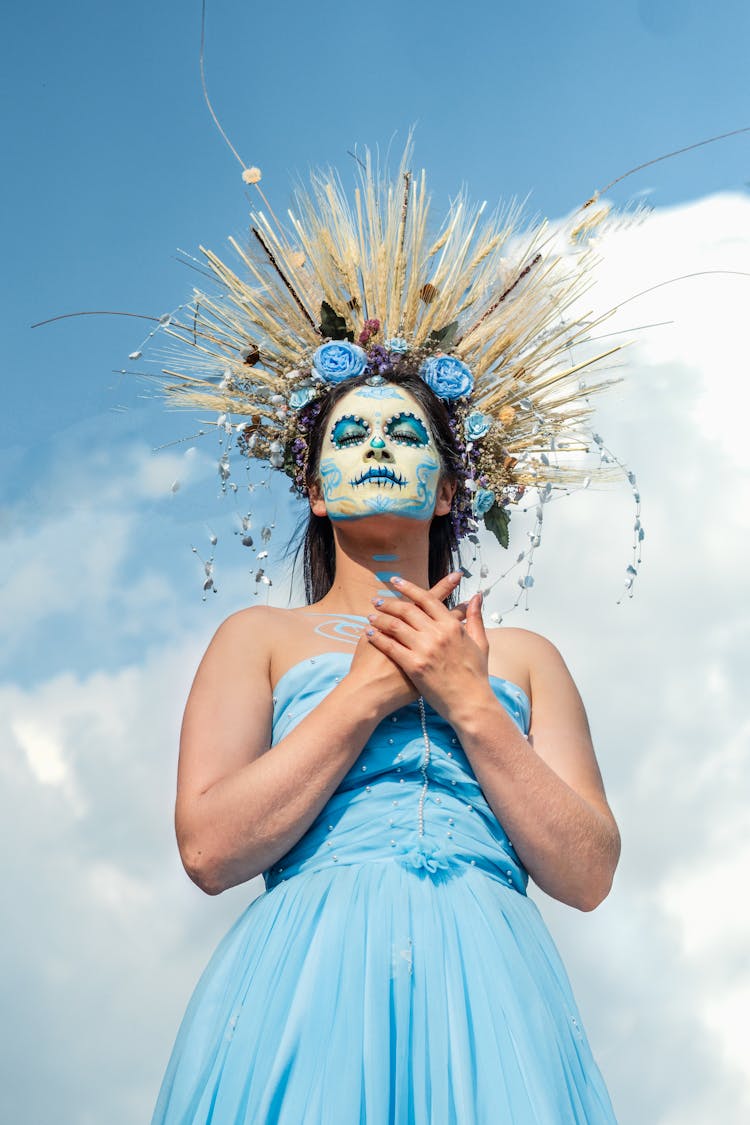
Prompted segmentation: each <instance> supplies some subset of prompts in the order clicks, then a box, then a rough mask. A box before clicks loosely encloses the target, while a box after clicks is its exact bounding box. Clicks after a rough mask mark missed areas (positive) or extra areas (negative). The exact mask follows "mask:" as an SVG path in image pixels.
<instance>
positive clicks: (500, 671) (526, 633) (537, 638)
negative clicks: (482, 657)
mask: <svg viewBox="0 0 750 1125" xmlns="http://www.w3.org/2000/svg"><path fill="white" fill-rule="evenodd" d="M487 641H488V643H489V671H490V673H491V674H493V675H496V676H501V677H502V678H503V679H506V680H511V681H512V682H513V683H516V684H518V685H519V686H520V687H522V688H523V689H524V691H526V694H527V695H528V694H530V691H531V687H532V681H533V680H534V679H535V678H536V677H538V676H539V674H540V673H541V672H542V671H543V670H544V669H552V668H554V667H557V668H558V669H560V670H562V669H564V668H565V664H564V662H563V659H562V656H561V655H560V652H559V651H558V649H557V647H556V646H555V645H554V644H553V643H552V641H550V640H549V639H548V638H547V637H543V636H542V634H541V633H535V632H533V630H531V629H520V628H515V627H513V626H508V625H501V626H498V627H497V628H494V629H487Z"/></svg>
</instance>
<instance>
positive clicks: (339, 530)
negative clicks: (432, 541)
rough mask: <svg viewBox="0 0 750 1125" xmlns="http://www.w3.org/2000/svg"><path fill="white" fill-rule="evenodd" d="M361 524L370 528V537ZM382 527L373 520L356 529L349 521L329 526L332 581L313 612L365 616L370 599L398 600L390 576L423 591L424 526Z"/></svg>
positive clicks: (412, 522) (411, 523)
mask: <svg viewBox="0 0 750 1125" xmlns="http://www.w3.org/2000/svg"><path fill="white" fill-rule="evenodd" d="M365 522H367V523H373V524H375V526H374V527H373V529H372V534H368V530H369V529H367V528H365V527H364V524H365ZM384 522H385V521H384V520H383V519H382V517H380V518H377V517H376V519H373V520H367V521H365V520H357V521H356V526H355V521H346V524H344V521H341V522H340V523H338V524H334V532H333V534H334V541H335V545H336V577H335V579H334V582H333V585H332V587H331V589H330V590H329V591H328V593H327V594H326V595H325V597H324V598H322V599H321V601H319V602H318V603H317V604H316V606H315V608H316V610H318V611H319V612H324V613H340V614H350V615H355V616H361V617H366V616H367V614H368V613H371V612H372V599H373V598H377V597H381V598H385V597H399V595H398V594H397V593H396V590H395V588H394V587H393V586H392V585H391V583H390V581H389V580H390V578H391V577H393V575H400V576H401V577H402V578H406V579H408V580H409V581H410V582H416V583H417V585H419V586H422V587H424V588H426V587H427V583H428V573H429V571H428V559H429V523H427V522H425V523H422V522H420V521H417V520H408V521H406V520H397V521H395V520H394V521H390V520H389V521H388V522H389V523H392V524H397V526H395V527H392V528H388V529H386V528H385V527H384V526H383V523H384ZM404 524H407V526H404Z"/></svg>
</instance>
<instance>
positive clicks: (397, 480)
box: [349, 465, 409, 488]
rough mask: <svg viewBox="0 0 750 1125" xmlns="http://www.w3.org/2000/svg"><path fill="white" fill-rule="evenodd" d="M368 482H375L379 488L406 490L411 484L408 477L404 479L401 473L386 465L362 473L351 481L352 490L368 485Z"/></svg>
mask: <svg viewBox="0 0 750 1125" xmlns="http://www.w3.org/2000/svg"><path fill="white" fill-rule="evenodd" d="M368 481H374V483H375V484H376V485H377V486H378V488H406V485H407V484H408V483H409V482H408V480H407V479H406V477H402V476H401V474H400V473H396V472H394V470H393V469H389V468H388V467H387V466H386V465H378V466H377V468H375V467H374V466H373V467H372V468H370V469H367V470H366V471H365V472H364V473H360V475H359V476H358V477H355V478H354V479H353V480H350V481H349V484H350V485H351V486H352V488H358V487H359V485H361V484H366V483H367V482H368Z"/></svg>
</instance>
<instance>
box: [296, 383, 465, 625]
mask: <svg viewBox="0 0 750 1125" xmlns="http://www.w3.org/2000/svg"><path fill="white" fill-rule="evenodd" d="M369 377H370V376H369V375H368V374H367V373H364V374H362V375H357V376H356V377H355V378H353V379H347V380H346V382H343V383H337V384H336V385H335V386H334V387H332V388H331V390H330V391H328V393H327V394H326V396H325V397H324V399H323V400H322V404H321V405H320V407H319V409H318V410H317V412H316V415H315V417H314V419H313V420H312V421H311V422H310V426H309V430H308V433H307V445H308V456H307V472H306V476H305V484H306V486H307V487H308V488H309V487H310V486H311V485H312V484H315V483H316V482H317V479H318V465H319V463H320V452H321V449H322V446H323V437H324V435H325V431H326V426H327V425H328V421H329V419H330V417H331V415H332V413H333V410H334V407H335V406H336V403H337V402H339V400H340V399H342V398H343V397H344V395H345V394H348V392H349V391H351V390H354V389H355V388H356V387H361V386H362V385H363V384H364V383H366V381H367V379H368V378H369ZM386 381H387V382H388V383H393V384H394V385H396V386H399V387H403V388H404V390H406V391H409V393H410V394H412V395H413V396H414V398H415V399H416V400H417V402H418V403H419V405H420V406H421V407H422V409H423V410H424V412H425V414H426V415H427V419H428V421H429V423H430V429H431V431H432V434H433V437H434V439H435V446H436V448H437V451H438V455H439V457H440V462H441V464H442V466H443V473H444V475H446V476H448V477H449V478H450V479H454V480H455V479H457V477H458V471H459V467H460V460H459V456H458V452H457V450H456V443H455V436H454V426H455V423H454V421H453V419H452V417H451V415H450V414H449V412H448V409H447V408H446V406H445V404H444V403H443V402H442V401H441V400H440V399H439V398H438V397H437V395H435V394H433V392H432V391H431V390H430V388H429V387H428V386H427V384H426V383H425V382H424V380H423V379H421V378H420V376H419V375H417V374H416V373H414V372H411V371H393V372H391V373H390V374H389V375H388V377H387V380H386ZM318 402H320V400H318ZM298 534H299V535H300V540H299V543H298V545H297V548H296V550H295V553H294V565H295V567H296V566H297V563H298V561H299V556H300V554H302V576H303V580H304V584H305V601H306V602H307V604H308V605H312V603H313V602H318V601H320V599H321V598H322V597H324V596H325V594H327V593H328V591H329V590H330V588H331V586H332V585H333V580H334V577H335V575H336V551H335V546H334V539H333V528H332V527H331V521H330V520H329V518H328V516H316V515H314V514H313V513H312V511H311V512H310V513H309V515H308V517H307V520H306V523H305V524H303V525H302V526H301V527H300V529H299V532H298ZM459 561H460V560H459V555H458V541H457V539H456V534H455V530H454V527H453V522H452V520H451V516H450V514H448V515H446V516H433V518H432V523H431V524H430V541H429V559H428V578H429V583H430V586H434V584H435V583H436V582H438V581H439V580H440V579H441V578H444V577H445V575H446V574H449V573H450V572H451V571H452V570H455V569H456V568H457V564H458V563H459Z"/></svg>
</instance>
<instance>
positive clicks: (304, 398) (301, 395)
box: [289, 387, 315, 410]
mask: <svg viewBox="0 0 750 1125" xmlns="http://www.w3.org/2000/svg"><path fill="white" fill-rule="evenodd" d="M313 398H315V388H314V387H295V388H294V390H293V391H292V392H291V394H290V395H289V405H290V406H291V408H292V410H301V409H302V407H303V406H306V405H307V403H308V402H310V400H311V399H313Z"/></svg>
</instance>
